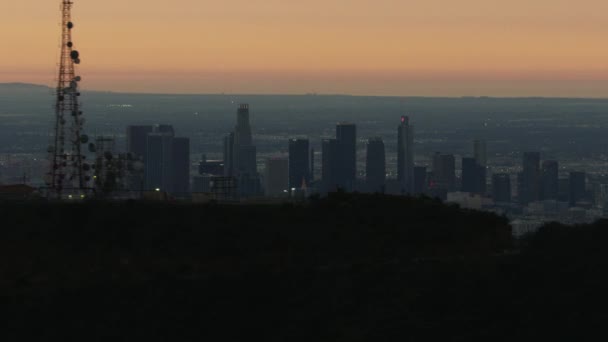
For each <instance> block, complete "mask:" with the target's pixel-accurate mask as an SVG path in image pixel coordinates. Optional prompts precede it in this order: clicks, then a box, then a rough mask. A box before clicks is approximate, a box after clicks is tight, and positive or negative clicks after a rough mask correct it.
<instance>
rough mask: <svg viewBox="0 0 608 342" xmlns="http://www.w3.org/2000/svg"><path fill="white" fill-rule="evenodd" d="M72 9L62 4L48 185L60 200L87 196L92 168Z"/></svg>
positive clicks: (66, 0) (64, 1)
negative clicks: (71, 195)
mask: <svg viewBox="0 0 608 342" xmlns="http://www.w3.org/2000/svg"><path fill="white" fill-rule="evenodd" d="M72 5H73V2H72V1H71V0H62V2H61V13H62V20H61V27H62V30H61V57H60V62H59V77H58V80H57V88H56V90H55V91H56V94H55V96H56V99H55V100H56V103H55V125H54V135H53V138H52V143H51V146H50V147H49V153H50V170H49V172H48V175H47V176H48V177H47V185H48V187H49V190H50V193H51V194H52V195H55V196H58V197H61V195H62V194H63V193H80V194H83V193H84V192H85V191H86V189H87V184H88V182H89V181H90V176H88V175H87V171H89V169H90V165H88V164H86V163H85V162H84V160H85V158H86V156H84V154H83V151H82V146H83V144H86V143H87V142H88V137H87V136H86V135H83V134H82V132H83V124H84V118H83V117H82V111H81V104H80V101H79V97H80V91H79V90H78V83H79V82H80V80H81V78H80V76H77V75H76V68H75V66H76V65H77V64H80V54H79V52H78V51H77V50H75V49H74V43H73V41H72V30H73V28H74V23H73V22H72V18H71V10H72Z"/></svg>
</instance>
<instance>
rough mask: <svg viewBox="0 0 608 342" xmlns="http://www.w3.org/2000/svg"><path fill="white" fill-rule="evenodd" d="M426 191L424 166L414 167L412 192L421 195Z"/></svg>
mask: <svg viewBox="0 0 608 342" xmlns="http://www.w3.org/2000/svg"><path fill="white" fill-rule="evenodd" d="M426 192H427V172H426V166H415V167H414V194H416V195H421V194H425V193H426Z"/></svg>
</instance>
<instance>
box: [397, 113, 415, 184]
mask: <svg viewBox="0 0 608 342" xmlns="http://www.w3.org/2000/svg"><path fill="white" fill-rule="evenodd" d="M397 179H398V180H399V181H400V183H401V187H402V189H401V192H402V193H410V192H412V191H413V189H414V126H412V125H411V124H410V120H409V117H407V116H402V117H401V123H400V124H399V128H398V134H397Z"/></svg>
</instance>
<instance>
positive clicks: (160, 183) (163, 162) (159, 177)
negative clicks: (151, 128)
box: [145, 132, 174, 193]
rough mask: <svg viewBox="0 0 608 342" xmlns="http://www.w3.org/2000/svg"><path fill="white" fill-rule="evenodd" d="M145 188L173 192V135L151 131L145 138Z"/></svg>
mask: <svg viewBox="0 0 608 342" xmlns="http://www.w3.org/2000/svg"><path fill="white" fill-rule="evenodd" d="M145 174H146V189H147V190H152V191H153V190H159V191H164V192H169V193H172V192H173V185H174V182H173V135H172V134H170V133H160V132H152V133H149V134H148V138H147V152H146V172H145Z"/></svg>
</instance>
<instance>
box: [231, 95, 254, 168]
mask: <svg viewBox="0 0 608 342" xmlns="http://www.w3.org/2000/svg"><path fill="white" fill-rule="evenodd" d="M232 158H233V165H232V167H233V170H234V171H235V172H236V175H237V176H239V175H240V174H245V173H246V174H248V175H250V176H253V177H257V161H256V158H257V157H256V148H255V146H254V145H253V137H252V134H251V125H250V124H249V105H248V104H241V105H239V108H238V111H237V124H236V127H235V128H234V143H233V152H232Z"/></svg>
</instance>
